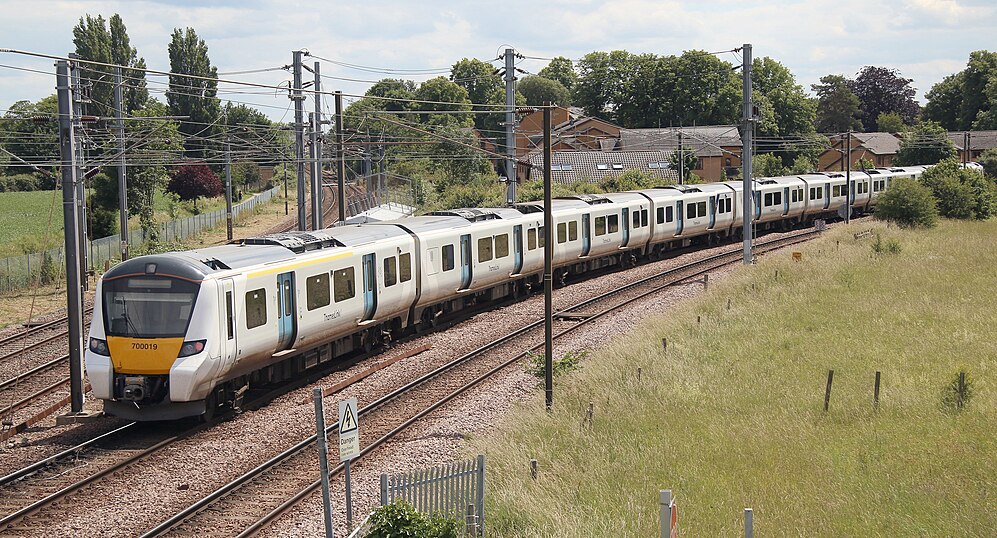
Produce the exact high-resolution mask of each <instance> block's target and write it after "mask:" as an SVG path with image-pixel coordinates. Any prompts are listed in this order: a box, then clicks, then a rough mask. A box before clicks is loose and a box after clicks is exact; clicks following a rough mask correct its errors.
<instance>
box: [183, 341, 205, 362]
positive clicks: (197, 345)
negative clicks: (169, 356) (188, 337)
mask: <svg viewBox="0 0 997 538" xmlns="http://www.w3.org/2000/svg"><path fill="white" fill-rule="evenodd" d="M205 342H207V340H193V341H191V342H184V343H183V346H182V347H181V348H180V354H179V355H177V358H178V359H179V358H183V357H190V356H191V355H197V354H198V353H200V352H202V351H204V343H205Z"/></svg>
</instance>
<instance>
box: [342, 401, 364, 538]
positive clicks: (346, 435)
mask: <svg viewBox="0 0 997 538" xmlns="http://www.w3.org/2000/svg"><path fill="white" fill-rule="evenodd" d="M358 417H359V415H358V414H357V399H356V397H353V398H350V399H349V400H343V401H341V402H339V461H341V462H343V465H344V471H345V472H346V528H347V529H349V531H352V530H353V502H352V500H351V483H350V460H352V459H353V458H355V457H357V456H359V455H360V424H359V422H358V421H357V418H358Z"/></svg>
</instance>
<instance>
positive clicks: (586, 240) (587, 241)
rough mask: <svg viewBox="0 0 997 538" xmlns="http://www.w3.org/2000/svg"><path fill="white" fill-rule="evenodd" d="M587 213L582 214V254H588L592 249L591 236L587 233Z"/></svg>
mask: <svg viewBox="0 0 997 538" xmlns="http://www.w3.org/2000/svg"><path fill="white" fill-rule="evenodd" d="M590 233H591V232H589V213H585V214H584V215H582V256H588V255H589V251H590V250H592V237H591V236H590V235H589V234H590Z"/></svg>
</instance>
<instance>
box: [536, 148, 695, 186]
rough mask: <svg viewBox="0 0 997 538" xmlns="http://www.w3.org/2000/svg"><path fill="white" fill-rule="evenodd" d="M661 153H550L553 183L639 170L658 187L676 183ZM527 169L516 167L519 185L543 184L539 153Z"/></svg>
mask: <svg viewBox="0 0 997 538" xmlns="http://www.w3.org/2000/svg"><path fill="white" fill-rule="evenodd" d="M668 157H669V154H667V153H665V152H663V151H655V150H651V151H555V152H552V153H551V166H550V168H551V180H552V181H553V182H554V183H579V182H587V183H599V182H600V181H602V180H603V179H605V178H606V177H610V176H619V175H622V174H623V173H624V172H626V171H627V170H640V171H642V172H645V173H647V174H649V175H651V176H653V177H656V178H659V179H661V181H662V184H666V183H668V184H671V183H677V182H678V177H679V176H678V172H677V171H676V170H673V169H672V167H671V163H669V161H668ZM528 161H529V163H530V166H522V165H520V166H519V167H517V170H518V171H519V175H518V179H519V181H520V183H522V182H526V181H541V180H543V153H542V152H541V153H534V154H532V155H530V156H529V157H528Z"/></svg>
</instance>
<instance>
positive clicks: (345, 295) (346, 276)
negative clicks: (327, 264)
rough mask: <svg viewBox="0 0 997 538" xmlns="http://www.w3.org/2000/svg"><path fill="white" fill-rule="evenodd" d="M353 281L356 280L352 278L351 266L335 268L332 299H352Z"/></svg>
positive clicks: (338, 300)
mask: <svg viewBox="0 0 997 538" xmlns="http://www.w3.org/2000/svg"><path fill="white" fill-rule="evenodd" d="M354 282H356V280H355V279H354V275H353V268H352V267H345V268H343V269H336V270H335V271H333V273H332V291H333V300H334V301H336V302H337V303H338V302H340V301H345V300H347V299H352V298H353V297H354V295H356V292H355V290H356V288H355V287H354V285H353V283H354Z"/></svg>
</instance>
